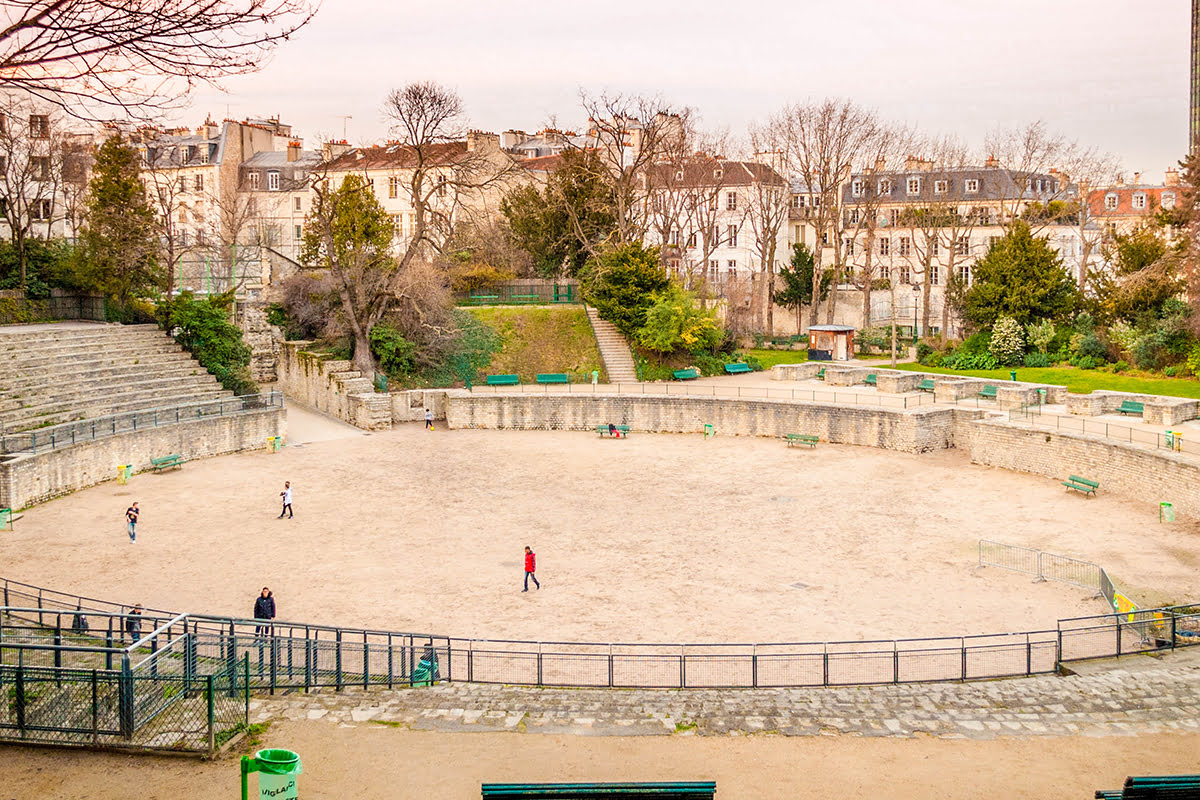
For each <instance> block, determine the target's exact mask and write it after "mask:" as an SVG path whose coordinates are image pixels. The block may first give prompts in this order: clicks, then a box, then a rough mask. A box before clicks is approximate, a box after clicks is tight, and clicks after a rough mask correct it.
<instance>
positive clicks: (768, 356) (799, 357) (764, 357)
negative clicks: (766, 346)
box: [741, 349, 808, 369]
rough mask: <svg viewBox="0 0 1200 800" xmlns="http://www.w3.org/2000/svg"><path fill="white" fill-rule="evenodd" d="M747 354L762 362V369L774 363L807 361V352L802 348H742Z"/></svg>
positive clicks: (768, 367)
mask: <svg viewBox="0 0 1200 800" xmlns="http://www.w3.org/2000/svg"><path fill="white" fill-rule="evenodd" d="M741 352H743V353H745V354H746V355H748V356H754V357H755V358H757V359H758V361H759V363H760V364H762V366H763V369H770V368H771V367H773V366H775V365H776V364H802V363H803V362H805V361H808V353H806V352H804V351H803V350H758V349H754V350H742V351H741Z"/></svg>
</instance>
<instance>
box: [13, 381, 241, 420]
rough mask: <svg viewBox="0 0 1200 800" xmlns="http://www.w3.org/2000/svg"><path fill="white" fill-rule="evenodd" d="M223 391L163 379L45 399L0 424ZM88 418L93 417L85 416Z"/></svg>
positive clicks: (203, 384) (197, 383) (208, 384)
mask: <svg viewBox="0 0 1200 800" xmlns="http://www.w3.org/2000/svg"><path fill="white" fill-rule="evenodd" d="M224 391H226V390H225V389H222V388H221V385H220V384H219V383H217V382H215V381H205V382H201V381H199V380H196V379H192V378H187V379H181V380H176V379H167V380H160V381H147V382H145V383H144V384H142V385H140V386H137V387H132V388H130V389H129V390H128V391H119V392H108V393H103V392H86V393H85V392H80V393H76V394H74V395H67V396H60V397H57V398H55V399H47V400H44V401H42V402H39V403H37V404H36V405H27V406H19V407H17V408H14V409H7V410H5V411H2V412H0V421H3V422H4V423H5V424H6V425H21V424H24V423H26V422H28V421H30V420H36V419H38V418H40V417H45V416H48V415H51V414H61V413H65V412H68V411H73V410H85V411H86V410H88V409H93V408H97V407H101V406H105V407H106V406H109V405H115V404H120V403H124V402H126V401H138V402H139V403H140V407H142V408H155V407H157V406H158V405H160V398H162V397H182V396H187V395H207V394H208V393H209V392H224ZM88 416H95V414H94V413H89V414H88Z"/></svg>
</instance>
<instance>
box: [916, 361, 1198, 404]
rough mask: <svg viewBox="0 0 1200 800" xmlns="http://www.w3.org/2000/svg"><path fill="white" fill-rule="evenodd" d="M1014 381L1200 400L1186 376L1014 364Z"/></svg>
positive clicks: (995, 373)
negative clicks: (1156, 376) (1117, 373)
mask: <svg viewBox="0 0 1200 800" xmlns="http://www.w3.org/2000/svg"><path fill="white" fill-rule="evenodd" d="M896 368H897V369H904V370H909V371H910V372H936V373H940V374H942V375H963V376H968V377H972V378H996V379H999V380H1008V377H1009V375H1008V373H1009V370H1008V369H1007V368H1004V369H973V370H972V369H969V370H962V371H959V370H952V369H935V368H934V367H926V366H922V365H921V364H914V363H908V364H898V365H897V366H896ZM1017 380H1019V381H1028V382H1030V383H1047V384H1052V385H1058V386H1066V387H1067V391H1070V392H1076V393H1079V394H1087V393H1088V392H1091V391H1094V390H1096V389H1108V390H1110V391H1114V392H1136V393H1139V394H1162V395H1168V396H1170V397H1192V398H1196V399H1200V381H1194V380H1188V379H1186V378H1138V377H1134V376H1130V375H1116V374H1113V373H1111V372H1099V371H1097V370H1093V369H1074V368H1073V367H1017Z"/></svg>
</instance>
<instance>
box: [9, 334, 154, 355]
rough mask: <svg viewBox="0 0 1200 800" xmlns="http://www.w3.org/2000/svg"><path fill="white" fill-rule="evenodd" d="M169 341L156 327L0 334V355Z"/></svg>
mask: <svg viewBox="0 0 1200 800" xmlns="http://www.w3.org/2000/svg"><path fill="white" fill-rule="evenodd" d="M159 341H170V339H169V337H167V335H166V334H165V333H163V332H162V331H160V330H158V329H157V328H155V329H153V330H148V331H145V332H135V333H119V332H118V333H106V334H82V335H79V336H62V337H54V338H36V337H25V336H0V355H3V354H7V353H12V352H20V351H22V350H46V349H51V348H56V347H67V346H70V345H75V344H86V345H103V344H125V343H130V344H143V343H146V342H159Z"/></svg>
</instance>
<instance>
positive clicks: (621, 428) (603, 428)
mask: <svg viewBox="0 0 1200 800" xmlns="http://www.w3.org/2000/svg"><path fill="white" fill-rule="evenodd" d="M616 429H617V433H619V434H620V435H621V438H622V439H628V438H629V426H628V425H617V426H616ZM596 433H598V434H600V437H601V438H603V437H605V436H611V435H612V432H611V431H610V430H609V429H608V426H607V425H597V426H596Z"/></svg>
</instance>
